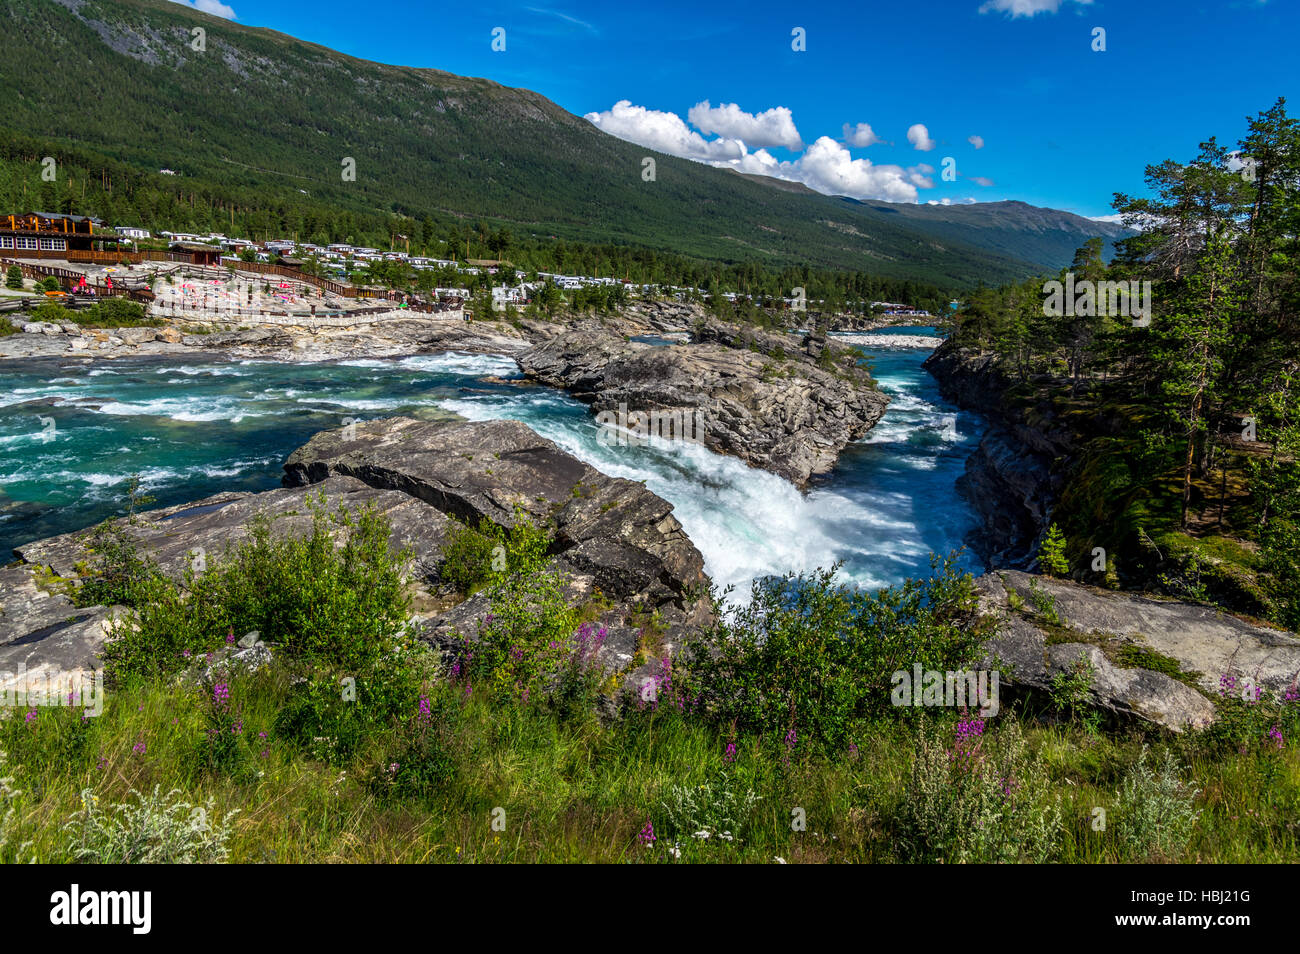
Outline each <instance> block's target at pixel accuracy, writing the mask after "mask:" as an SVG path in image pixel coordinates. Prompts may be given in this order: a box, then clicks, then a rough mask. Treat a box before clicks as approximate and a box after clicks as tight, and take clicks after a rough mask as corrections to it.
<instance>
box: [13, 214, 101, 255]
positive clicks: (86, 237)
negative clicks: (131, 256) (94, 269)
mask: <svg viewBox="0 0 1300 954" xmlns="http://www.w3.org/2000/svg"><path fill="white" fill-rule="evenodd" d="M119 240H120V236H118V234H117V233H116V232H114V231H113V230H112V229H109V228H105V227H104V223H103V222H101V221H99V220H98V219H92V218H89V217H87V216H84V215H60V214H57V213H53V212H25V213H22V214H14V215H0V256H9V257H13V258H56V257H58V255H59V253H61V252H94V251H104V249H105V245H113V246H116V245H117V243H118V241H119Z"/></svg>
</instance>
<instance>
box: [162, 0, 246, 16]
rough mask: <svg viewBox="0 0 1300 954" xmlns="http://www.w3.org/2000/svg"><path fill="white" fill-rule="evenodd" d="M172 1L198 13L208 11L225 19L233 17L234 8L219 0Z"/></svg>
mask: <svg viewBox="0 0 1300 954" xmlns="http://www.w3.org/2000/svg"><path fill="white" fill-rule="evenodd" d="M172 3H179V4H180V5H181V6H183V7H189V8H190V9H191V10H198V11H199V12H200V13H210V14H212V15H213V16H214V17H222V18H224V19H226V20H233V19H235V11H234V8H232V7H228V6H226V4H224V3H221V2H220V0H172Z"/></svg>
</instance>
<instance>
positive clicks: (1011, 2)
mask: <svg viewBox="0 0 1300 954" xmlns="http://www.w3.org/2000/svg"><path fill="white" fill-rule="evenodd" d="M1063 3H1077V4H1079V5H1081V6H1085V7H1086V6H1087V5H1088V4H1090V3H1092V0H987V2H986V3H985V4H984V5H983V6H982V7H980V13H1005V14H1006V15H1007V16H1009V17H1011V18H1012V19H1015V18H1016V17H1032V16H1037V15H1038V14H1040V13H1055V12H1056V11H1057V10H1059V9H1061V4H1063Z"/></svg>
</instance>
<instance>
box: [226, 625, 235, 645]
mask: <svg viewBox="0 0 1300 954" xmlns="http://www.w3.org/2000/svg"><path fill="white" fill-rule="evenodd" d="M234 641H235V630H234V628H233V627H231V630H230V632H228V633H226V644H227V645H229V644H230V643H233V642H234Z"/></svg>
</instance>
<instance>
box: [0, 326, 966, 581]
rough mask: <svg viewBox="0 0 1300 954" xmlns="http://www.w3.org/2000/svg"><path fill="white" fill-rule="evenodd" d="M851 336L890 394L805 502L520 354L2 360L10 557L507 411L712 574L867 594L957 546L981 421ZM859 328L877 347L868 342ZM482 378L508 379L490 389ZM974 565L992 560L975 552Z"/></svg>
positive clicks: (910, 353) (917, 357) (5, 550)
mask: <svg viewBox="0 0 1300 954" xmlns="http://www.w3.org/2000/svg"><path fill="white" fill-rule="evenodd" d="M889 334H910V335H929V334H933V329H930V328H893V329H886V330H884V331H882V332H877V333H871V334H869V335H866V336H856V337H855V339H854V340H855V344H856V346H858V347H859V350H861V351H862V353H863V355H864V357H865V358H866V359H867V360H869V361H870V362H871V366H872V369H873V373H874V374H875V376H876V379H877V380H878V381H879V383H880V386H881V387H882V388H883V389H884V390H885V391H886V392H888V393H889V395H890V397H891V403H890V406H889V409H888V411H887V412H886V414H885V416H884V418H883V419H882V420H881V421H880V423H878V424H877V425H876V427H875V428H874V429H873V430H872V431H871V432H870V433H869V434H868V435H867V436H866V437H865V438H864V439H863V440H862V441H859V442H857V443H855V444H853V445H851V446H850V447H848V448H847V449H846V450H845V452H844V454H843V455H842V457H841V459H840V462H839V464H838V466H837V467H836V468H835V470H834V471H833V472H832V473H831V474H829V475H827V476H826V477H824V478H821V479H819V480H817V481H815V482H814V484H813V485H812V487H811V488H810V490H809V491H808V493H806V494H801V493H800V492H799V491H797V490H796V489H795V488H794V487H793V486H792V485H790V484H789V483H787V482H785V481H784V480H781V479H780V478H778V477H775V476H772V475H771V474H768V473H766V472H764V471H759V470H755V469H752V468H750V467H748V466H746V465H745V464H743V463H741V462H740V461H738V460H735V459H734V458H730V457H724V456H721V455H719V454H715V453H713V452H711V451H709V450H707V449H705V448H703V447H702V446H699V445H695V444H687V443H680V442H678V443H672V442H660V441H655V442H653V443H652V444H651V445H650V446H643V447H636V446H618V445H616V444H607V443H603V442H601V441H600V440H598V428H597V425H596V423H595V421H594V419H593V418H592V416H591V415H590V413H589V411H588V409H587V407H586V406H584V405H583V404H581V403H579V402H577V401H575V400H573V399H571V398H569V397H568V396H566V395H565V394H563V393H561V392H558V391H554V390H551V389H549V388H542V387H529V386H524V385H523V378H522V375H520V374H519V371H518V368H517V367H516V365H515V363H514V361H513V360H512V359H510V358H505V357H496V356H484V355H462V354H439V355H422V356H417V357H409V358H402V359H376V360H364V361H346V362H341V363H315V364H311V363H300V364H288V363H284V362H269V361H231V360H227V359H216V360H200V359H192V358H186V359H184V360H183V361H180V360H178V359H177V358H175V357H170V358H128V359H117V360H113V361H97V362H93V363H92V362H80V361H72V360H69V359H66V358H65V359H57V360H55V359H45V360H40V361H26V362H15V361H10V362H5V363H4V364H3V365H0V555H4V556H7V555H8V554H9V551H10V550H11V548H13V547H14V546H18V545H20V544H22V543H25V542H28V541H30V540H35V539H39V538H41V537H45V536H49V535H51V534H55V533H62V532H65V531H69V530H76V529H80V528H82V527H85V526H88V525H90V524H93V523H95V522H97V521H99V520H102V519H104V518H106V517H109V516H112V515H114V514H115V513H120V512H121V508H122V505H123V499H124V493H125V482H126V480H127V478H128V477H129V476H130V475H131V474H137V473H138V474H139V475H140V477H141V480H142V485H143V488H144V491H145V492H147V494H148V495H149V496H151V497H152V498H154V502H153V503H152V504H150V506H168V505H172V504H179V503H184V502H186V501H190V500H195V499H198V498H200V497H204V496H206V495H209V494H212V493H216V492H219V491H229V490H249V491H260V490H269V489H272V488H274V487H277V486H279V481H280V474H281V466H280V465H281V464H282V463H283V461H284V459H285V458H286V457H287V456H288V455H289V453H290V452H292V451H293V450H294V449H295V448H297V447H299V446H301V445H302V444H303V443H305V442H306V440H307V438H309V437H310V436H311V435H312V434H313V433H315V432H317V431H320V430H324V429H327V428H333V427H338V426H340V425H341V424H343V423H344V419H345V418H355V419H368V418H375V417H386V416H391V415H394V414H410V415H414V416H420V415H427V414H430V413H431V412H434V413H436V411H435V409H438V408H441V409H443V410H449V411H455V412H456V413H458V414H461V415H463V416H464V417H466V418H469V419H471V420H488V419H495V418H513V419H515V420H519V421H522V422H524V423H525V424H528V425H529V426H530V427H532V428H533V429H534V430H536V431H537V432H538V433H540V434H542V435H543V436H545V437H548V438H550V439H551V440H553V441H555V442H556V443H557V444H559V445H560V446H561V447H563V448H564V449H565V450H567V451H569V452H570V453H572V454H573V455H574V456H576V457H579V458H580V459H582V460H584V461H586V462H588V463H590V464H592V465H593V466H595V467H597V468H599V469H600V470H602V471H604V472H605V473H607V474H611V475H613V476H617V477H626V478H629V479H631V480H644V481H645V483H646V486H647V487H649V488H650V489H651V490H653V491H654V492H655V493H657V494H659V495H660V496H662V497H664V498H665V499H667V500H669V501H671V502H672V504H673V505H674V507H675V508H676V510H675V512H676V515H677V517H678V519H679V520H680V521H681V522H682V525H683V526H684V527H685V529H686V532H687V533H688V534H689V535H690V537H691V539H692V540H693V541H694V542H695V544H696V546H698V547H699V549H700V551H701V552H702V553H703V554H704V559H705V564H706V568H707V570H708V572H709V573H710V575H712V577H713V578H714V580H715V581H716V582H717V583H718V584H720V585H726V584H733V585H735V586H736V587H737V588H738V590H739V591H741V592H744V591H747V590H748V586H749V584H750V582H751V581H752V580H754V579H757V578H760V577H763V576H767V575H771V574H780V573H785V572H787V571H799V570H809V569H814V568H816V567H819V566H829V565H830V564H831V563H834V562H837V561H842V562H843V565H844V569H843V573H844V577H845V578H846V579H848V580H851V581H853V582H855V583H857V584H859V585H862V586H865V587H868V588H876V587H880V586H886V585H890V584H894V583H898V582H900V581H901V580H902V579H904V578H905V577H908V576H917V575H924V574H926V573H928V572H929V555H930V554H931V553H932V552H936V553H946V552H948V551H950V550H954V549H957V548H958V547H960V546H961V543H962V539H963V537H964V536H965V535H966V534H967V532H968V531H969V530H970V529H971V528H972V527H973V526H974V523H975V518H974V515H973V514H972V512H971V510H970V508H969V507H968V505H967V504H966V502H965V501H964V500H962V499H961V498H960V497H959V496H958V495H957V493H956V491H955V482H956V480H957V478H958V476H960V474H961V472H962V469H963V467H964V465H965V460H966V457H967V456H968V455H969V453H970V452H971V451H972V450H973V449H974V447H975V445H976V443H977V442H978V440H979V436H980V428H981V426H982V425H981V421H980V420H979V418H978V417H977V416H975V415H971V414H968V413H965V412H962V411H959V410H958V409H956V408H955V407H953V406H952V405H950V404H948V403H947V402H945V401H944V400H943V399H942V398H941V397H940V396H939V393H938V388H937V386H936V384H935V382H934V380H933V379H932V378H931V377H930V375H929V374H928V373H927V372H926V371H925V370H924V369H923V368H922V367H921V362H922V361H923V360H924V359H925V357H926V355H927V354H928V353H929V352H928V350H926V349H924V348H918V347H885V346H883V345H884V344H885V342H883V341H882V346H880V347H875V346H873V345H872V344H871V343H869V342H870V339H871V338H872V336H873V335H875V336H885V335H889ZM864 339H866V340H867V341H868V343H864V344H857V342H858V341H861V340H864ZM488 378H493V379H500V380H485V379H488ZM962 560H963V564H964V566H965V567H967V568H969V569H970V570H972V571H973V572H980V571H981V570H982V569H983V568H982V566H981V564H980V562H979V560H978V558H977V557H975V556H974V555H973V554H970V553H966V554H964V556H963V558H962Z"/></svg>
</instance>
